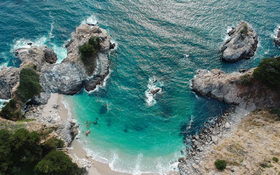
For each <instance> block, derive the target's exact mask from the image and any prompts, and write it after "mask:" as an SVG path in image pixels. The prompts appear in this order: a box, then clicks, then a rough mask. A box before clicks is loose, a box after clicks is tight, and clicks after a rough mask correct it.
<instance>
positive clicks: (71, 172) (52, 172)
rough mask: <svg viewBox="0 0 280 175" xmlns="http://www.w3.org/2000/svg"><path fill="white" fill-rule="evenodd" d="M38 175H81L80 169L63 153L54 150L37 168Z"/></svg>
mask: <svg viewBox="0 0 280 175" xmlns="http://www.w3.org/2000/svg"><path fill="white" fill-rule="evenodd" d="M34 171H35V174H38V175H66V174H67V175H78V174H79V175H80V173H79V172H80V169H79V168H78V167H77V165H76V164H74V163H72V161H71V159H70V158H69V157H68V156H67V155H66V154H65V153H64V152H62V151H57V150H53V151H51V152H50V153H49V154H47V155H46V156H45V157H44V158H43V159H42V160H41V161H40V162H39V163H38V164H37V165H36V166H35V169H34Z"/></svg>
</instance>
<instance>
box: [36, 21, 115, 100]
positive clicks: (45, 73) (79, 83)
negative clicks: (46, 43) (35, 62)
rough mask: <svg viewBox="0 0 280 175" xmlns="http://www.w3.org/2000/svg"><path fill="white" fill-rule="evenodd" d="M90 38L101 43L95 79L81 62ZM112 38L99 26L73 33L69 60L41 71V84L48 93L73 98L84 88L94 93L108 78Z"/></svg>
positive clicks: (68, 51) (77, 30) (68, 53)
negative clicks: (85, 45) (81, 53)
mask: <svg viewBox="0 0 280 175" xmlns="http://www.w3.org/2000/svg"><path fill="white" fill-rule="evenodd" d="M91 37H99V38H100V39H101V43H100V45H101V49H100V50H101V51H100V52H99V53H98V55H97V58H96V67H94V70H93V71H92V72H93V74H92V75H88V74H87V73H86V71H85V70H86V69H85V66H84V64H83V63H82V61H81V59H80V53H79V46H81V45H83V44H84V43H86V42H88V40H89V39H90V38H91ZM110 44H111V41H110V36H109V35H108V34H107V32H106V31H105V30H104V29H101V28H100V27H98V26H91V25H87V24H85V25H82V26H79V27H78V28H77V29H76V32H74V33H72V39H71V40H70V41H69V43H68V44H67V45H66V46H67V58H66V59H65V60H64V61H63V62H62V63H61V64H56V65H53V66H52V67H46V68H45V69H43V70H42V74H41V80H40V81H41V84H42V86H43V88H44V90H45V91H46V92H52V93H61V94H66V95H73V94H76V93H77V92H79V91H80V90H81V89H82V88H85V89H86V90H88V91H91V90H94V89H95V88H96V85H98V84H101V83H102V81H103V80H104V78H105V77H106V76H107V75H108V74H109V67H110V59H109V51H110Z"/></svg>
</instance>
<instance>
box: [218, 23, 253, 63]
mask: <svg viewBox="0 0 280 175" xmlns="http://www.w3.org/2000/svg"><path fill="white" fill-rule="evenodd" d="M228 35H229V36H230V38H229V39H228V40H227V41H226V42H225V44H224V45H223V47H222V48H221V52H222V60H224V61H227V62H237V61H239V60H241V59H249V58H251V57H252V56H254V54H255V51H256V49H257V45H258V36H257V34H256V32H255V31H254V30H253V29H252V27H251V26H250V24H248V23H247V22H244V21H241V22H240V24H239V25H237V26H236V27H235V28H232V30H231V31H230V32H229V33H228Z"/></svg>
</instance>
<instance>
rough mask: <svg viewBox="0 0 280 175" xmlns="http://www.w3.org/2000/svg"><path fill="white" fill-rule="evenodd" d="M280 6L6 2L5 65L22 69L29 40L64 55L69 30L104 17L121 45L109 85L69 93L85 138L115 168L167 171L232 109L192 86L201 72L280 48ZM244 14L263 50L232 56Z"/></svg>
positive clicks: (182, 1)
mask: <svg viewBox="0 0 280 175" xmlns="http://www.w3.org/2000/svg"><path fill="white" fill-rule="evenodd" d="M279 8H280V1H278V0H263V1H255V0H247V1H241V0H232V1H227V0H211V1H209V0H166V1H160V0H142V1H138V0H134V1H132V0H119V1H113V0H84V1H78V0H64V1H56V0H43V1H42V0H41V1H38V0H12V1H11V0H1V1H0V9H1V10H0V17H1V20H0V46H1V47H0V66H1V67H2V66H3V65H6V66H19V64H20V61H19V60H18V59H17V58H15V57H14V56H13V51H14V50H15V49H17V48H21V47H28V45H27V43H28V42H33V43H34V45H48V46H49V47H51V48H52V49H54V51H55V52H56V54H57V55H58V58H59V60H58V62H61V61H62V60H63V59H64V58H65V57H66V56H67V51H66V49H65V47H64V44H65V43H66V42H67V40H69V39H70V37H71V32H73V31H75V28H76V27H77V26H78V25H80V24H82V23H97V24H98V25H99V26H101V27H102V28H104V29H106V30H107V31H108V33H109V34H110V36H111V37H112V39H113V41H114V42H115V43H116V44H117V49H116V50H114V51H112V52H111V56H110V58H111V68H110V69H111V73H110V75H109V77H108V78H107V80H106V82H105V84H104V85H103V86H101V87H99V88H98V89H97V90H95V91H93V92H90V93H87V92H85V91H82V92H81V93H79V94H77V95H74V96H68V97H66V99H67V101H68V102H69V103H71V105H73V115H74V116H75V118H76V120H77V122H78V123H79V125H80V135H79V137H80V140H81V142H82V143H84V145H85V147H86V148H87V150H88V151H89V152H90V153H91V154H92V155H93V156H94V157H95V158H96V159H97V160H100V161H103V162H107V163H109V165H110V167H111V168H112V169H114V170H117V171H122V172H130V173H133V174H139V173H140V172H161V173H162V174H164V172H166V171H168V170H169V169H172V168H174V167H176V164H175V163H174V162H175V161H176V160H177V159H178V157H180V154H181V153H180V151H181V150H184V143H183V138H184V135H186V134H195V133H197V132H199V130H200V129H201V127H203V124H204V123H205V122H206V121H208V120H209V118H213V117H218V116H220V115H221V114H222V113H223V112H224V111H225V110H227V109H228V108H229V107H228V106H227V105H225V104H223V103H220V102H218V101H215V100H212V99H208V98H204V97H201V96H198V95H196V94H195V93H194V92H192V91H191V89H190V80H191V79H192V78H193V77H194V75H195V72H196V71H197V70H198V69H208V70H211V69H214V68H219V69H222V70H223V71H225V72H233V71H238V70H239V69H249V68H252V67H255V66H257V65H258V63H259V62H260V60H261V59H262V58H264V57H274V56H277V55H279V48H277V47H275V46H274V43H273V38H274V37H275V35H276V29H277V28H278V27H279V23H280V22H279V19H280V13H278V9H279ZM240 20H245V21H247V22H249V23H250V24H251V25H252V26H253V28H254V29H255V30H256V32H257V34H258V36H259V40H260V42H259V45H258V49H257V52H256V54H255V56H254V57H253V58H251V59H250V60H242V61H239V62H238V63H234V64H229V63H224V62H222V61H221V60H220V48H221V46H222V45H223V43H224V42H225V40H226V38H227V34H226V33H227V31H228V30H229V29H230V27H232V26H235V25H236V24H238V23H239V21H240ZM154 88H160V92H159V94H158V95H157V96H156V97H153V96H151V94H149V93H148V92H149V90H150V89H154ZM88 122H90V125H88ZM88 130H90V131H91V133H90V134H89V136H85V132H86V131H88Z"/></svg>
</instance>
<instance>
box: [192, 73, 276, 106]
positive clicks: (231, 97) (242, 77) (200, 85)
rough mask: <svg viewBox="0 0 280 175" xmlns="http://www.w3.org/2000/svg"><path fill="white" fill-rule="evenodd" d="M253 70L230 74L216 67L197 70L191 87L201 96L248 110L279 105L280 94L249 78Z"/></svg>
mask: <svg viewBox="0 0 280 175" xmlns="http://www.w3.org/2000/svg"><path fill="white" fill-rule="evenodd" d="M253 70H254V69H251V70H249V71H247V72H245V73H239V72H234V73H230V74H226V73H224V72H223V71H221V70H218V69H214V70H211V71H208V70H198V72H197V74H196V76H195V77H194V78H193V80H192V85H191V88H192V89H193V90H194V91H195V92H197V93H199V94H201V95H203V96H208V97H212V98H215V99H217V100H219V101H223V102H225V103H228V104H234V105H239V106H240V107H242V108H245V109H249V110H254V109H258V108H264V107H274V106H279V105H280V94H279V93H278V92H276V91H273V90H270V89H269V88H268V87H266V86H265V85H263V84H262V83H260V82H258V81H255V80H251V79H252V74H253Z"/></svg>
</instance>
